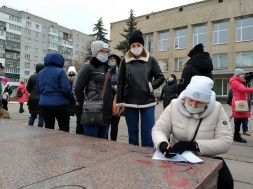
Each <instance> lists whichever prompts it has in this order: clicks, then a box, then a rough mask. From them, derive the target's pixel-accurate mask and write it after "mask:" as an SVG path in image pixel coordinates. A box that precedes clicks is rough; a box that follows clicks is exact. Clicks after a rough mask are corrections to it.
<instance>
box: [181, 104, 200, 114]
mask: <svg viewBox="0 0 253 189" xmlns="http://www.w3.org/2000/svg"><path fill="white" fill-rule="evenodd" d="M184 106H185V108H186V110H187V111H188V112H190V113H191V114H198V113H200V112H203V111H204V110H205V107H203V108H193V107H191V106H190V105H189V104H187V103H186V102H185V103H184Z"/></svg>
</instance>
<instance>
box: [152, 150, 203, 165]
mask: <svg viewBox="0 0 253 189" xmlns="http://www.w3.org/2000/svg"><path fill="white" fill-rule="evenodd" d="M152 159H156V160H167V161H184V162H191V163H200V162H202V161H203V160H202V159H200V158H199V157H197V156H196V155H194V154H193V153H192V152H190V151H185V152H184V153H182V154H181V155H180V154H177V155H176V156H174V157H172V158H166V157H165V156H164V155H163V154H162V153H161V152H160V151H159V150H156V151H155V153H154V155H153V157H152Z"/></svg>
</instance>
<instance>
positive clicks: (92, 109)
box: [80, 72, 109, 126]
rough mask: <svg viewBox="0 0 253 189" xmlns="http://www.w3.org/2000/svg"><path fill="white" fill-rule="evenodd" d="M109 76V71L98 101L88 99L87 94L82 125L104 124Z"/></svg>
mask: <svg viewBox="0 0 253 189" xmlns="http://www.w3.org/2000/svg"><path fill="white" fill-rule="evenodd" d="M108 77H109V72H107V73H106V75H105V81H104V85H103V88H102V91H101V94H100V98H99V100H98V101H91V100H88V98H87V96H86V95H85V99H84V103H83V112H82V116H81V121H80V122H81V124H82V125H94V126H104V119H103V98H104V94H105V88H106V85H107V81H108Z"/></svg>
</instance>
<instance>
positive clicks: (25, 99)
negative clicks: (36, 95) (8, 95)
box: [16, 81, 30, 103]
mask: <svg viewBox="0 0 253 189" xmlns="http://www.w3.org/2000/svg"><path fill="white" fill-rule="evenodd" d="M19 89H21V91H22V93H23V95H22V97H17V98H18V102H19V103H24V102H27V99H28V97H29V95H30V94H29V93H28V91H27V90H26V87H25V84H24V82H23V81H20V85H19V87H18V88H17V90H16V94H17V91H18V90H19Z"/></svg>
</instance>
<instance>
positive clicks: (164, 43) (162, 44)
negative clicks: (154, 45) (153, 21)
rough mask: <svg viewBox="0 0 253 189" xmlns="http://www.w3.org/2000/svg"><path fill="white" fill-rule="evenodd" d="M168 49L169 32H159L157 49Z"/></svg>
mask: <svg viewBox="0 0 253 189" xmlns="http://www.w3.org/2000/svg"><path fill="white" fill-rule="evenodd" d="M167 50H169V32H163V33H159V39H158V51H167Z"/></svg>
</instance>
